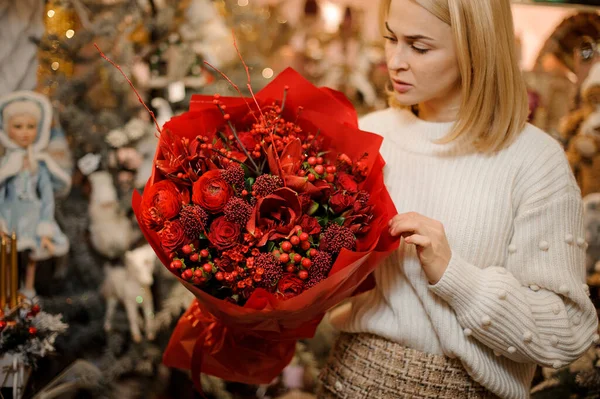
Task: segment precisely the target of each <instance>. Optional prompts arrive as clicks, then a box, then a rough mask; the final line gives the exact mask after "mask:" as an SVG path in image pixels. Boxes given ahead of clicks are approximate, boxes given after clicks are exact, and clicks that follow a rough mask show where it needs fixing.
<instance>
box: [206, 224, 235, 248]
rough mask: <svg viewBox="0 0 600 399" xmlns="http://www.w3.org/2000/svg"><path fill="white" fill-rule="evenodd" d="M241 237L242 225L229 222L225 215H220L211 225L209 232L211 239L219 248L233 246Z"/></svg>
mask: <svg viewBox="0 0 600 399" xmlns="http://www.w3.org/2000/svg"><path fill="white" fill-rule="evenodd" d="M239 237H240V226H238V225H237V223H231V222H228V221H227V220H226V219H225V216H221V217H218V218H216V219H215V220H214V222H212V224H211V225H210V230H209V232H208V239H209V241H210V242H211V243H212V244H213V245H214V246H215V247H216V248H217V249H218V250H223V249H227V248H231V247H232V246H233V245H235V244H237V242H238V239H239Z"/></svg>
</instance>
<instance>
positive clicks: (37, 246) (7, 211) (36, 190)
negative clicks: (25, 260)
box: [0, 92, 71, 261]
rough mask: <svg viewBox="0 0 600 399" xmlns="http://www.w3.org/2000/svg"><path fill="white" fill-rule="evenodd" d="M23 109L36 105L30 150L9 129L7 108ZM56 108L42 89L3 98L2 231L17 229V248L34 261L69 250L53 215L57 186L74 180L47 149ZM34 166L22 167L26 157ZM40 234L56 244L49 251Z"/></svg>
mask: <svg viewBox="0 0 600 399" xmlns="http://www.w3.org/2000/svg"><path fill="white" fill-rule="evenodd" d="M16 102H18V103H19V105H16V106H15V105H13V109H15V108H16V107H17V106H21V104H24V105H22V106H23V107H24V108H27V107H31V106H32V104H33V105H34V106H35V107H39V112H38V108H36V112H38V116H39V118H40V120H38V136H37V138H36V141H35V142H34V143H33V144H32V145H31V146H30V147H29V148H27V149H25V148H21V147H19V146H18V145H16V144H15V143H14V142H12V140H10V138H9V137H8V134H7V132H5V131H4V130H5V128H6V122H7V121H5V120H3V119H4V118H6V115H5V114H6V113H7V112H9V111H5V110H6V109H7V108H6V107H7V106H10V105H11V104H13V103H16ZM51 122H52V108H51V106H50V102H49V101H48V99H47V98H46V97H44V96H42V95H40V94H38V93H33V92H15V93H11V94H10V95H8V96H5V97H3V98H0V126H2V128H3V129H1V130H0V142H1V144H2V145H3V146H4V148H5V149H6V153H5V154H4V156H3V157H2V158H0V230H3V231H4V232H5V233H9V234H10V233H12V232H15V233H17V250H18V251H19V252H21V251H27V250H29V251H30V255H29V257H30V259H32V260H35V261H40V260H45V259H49V258H51V257H53V256H57V257H58V256H63V255H65V254H66V253H67V252H68V251H69V240H68V239H67V237H66V236H65V235H64V233H63V232H62V231H61V230H60V227H59V226H58V224H57V223H56V220H55V218H54V205H55V199H54V198H55V197H54V195H55V190H56V189H57V188H58V187H59V186H60V187H64V188H66V189H68V188H70V184H71V178H70V176H69V175H68V174H67V173H66V172H65V171H64V169H62V168H61V167H60V166H59V165H58V164H57V163H56V162H55V161H54V160H53V159H52V157H51V156H50V155H49V154H48V153H47V152H46V151H45V150H46V148H47V147H48V143H49V140H50V130H51V129H50V125H51ZM25 159H29V162H31V163H34V165H32V166H34V167H30V168H24V167H23V166H24V160H25ZM42 237H48V238H49V239H50V240H51V242H52V244H53V245H54V252H53V253H52V254H51V253H50V252H49V251H48V250H47V249H46V248H43V247H42V245H41V244H42V241H41V240H42Z"/></svg>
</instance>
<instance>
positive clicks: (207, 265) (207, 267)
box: [202, 263, 212, 273]
mask: <svg viewBox="0 0 600 399" xmlns="http://www.w3.org/2000/svg"><path fill="white" fill-rule="evenodd" d="M202 269H203V270H204V271H205V272H206V273H212V265H211V264H210V263H205V264H204V265H203V266H202Z"/></svg>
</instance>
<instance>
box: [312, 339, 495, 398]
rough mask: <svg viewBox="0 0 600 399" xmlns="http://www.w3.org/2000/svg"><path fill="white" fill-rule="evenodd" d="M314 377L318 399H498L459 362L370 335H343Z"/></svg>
mask: <svg viewBox="0 0 600 399" xmlns="http://www.w3.org/2000/svg"><path fill="white" fill-rule="evenodd" d="M319 379H320V386H319V392H318V394H317V398H319V399H379V398H385V399H399V398H435V399H457V398H468V399H475V398H477V399H493V398H497V396H495V395H494V394H492V393H490V392H489V391H488V390H487V389H485V388H484V387H483V386H481V385H480V384H479V383H477V382H475V381H474V380H473V379H472V378H471V377H470V376H469V374H468V373H467V372H466V370H465V369H464V367H463V366H462V364H461V362H460V361H459V360H458V359H450V358H448V357H446V356H441V355H434V354H430V353H423V352H420V351H417V350H414V349H410V348H406V347H404V346H402V345H400V344H397V343H394V342H391V341H389V340H387V339H385V338H382V337H379V336H376V335H372V334H348V333H342V334H341V335H340V337H339V338H338V340H337V341H336V343H335V345H334V347H333V350H332V351H331V354H330V357H329V360H328V362H327V365H326V366H325V367H324V368H323V370H322V371H321V374H320V376H319Z"/></svg>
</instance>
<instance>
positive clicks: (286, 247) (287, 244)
mask: <svg viewBox="0 0 600 399" xmlns="http://www.w3.org/2000/svg"><path fill="white" fill-rule="evenodd" d="M281 249H282V250H283V251H284V252H290V251H291V250H292V243H291V242H289V241H284V242H283V243H282V244H281Z"/></svg>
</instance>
